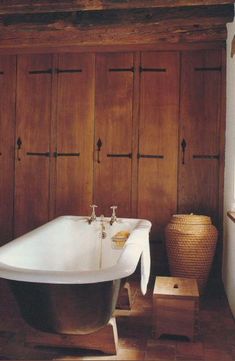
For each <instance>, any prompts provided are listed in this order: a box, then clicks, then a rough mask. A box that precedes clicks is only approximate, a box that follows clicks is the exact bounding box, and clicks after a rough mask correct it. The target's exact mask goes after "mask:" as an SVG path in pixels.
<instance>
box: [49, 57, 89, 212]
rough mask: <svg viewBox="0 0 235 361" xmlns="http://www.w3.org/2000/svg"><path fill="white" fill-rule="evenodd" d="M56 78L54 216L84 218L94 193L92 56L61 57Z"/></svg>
mask: <svg viewBox="0 0 235 361" xmlns="http://www.w3.org/2000/svg"><path fill="white" fill-rule="evenodd" d="M57 76H58V97H57V125H56V147H57V154H58V155H57V158H56V197H55V199H56V210H55V215H57V216H58V215H62V214H75V215H86V214H88V213H90V207H89V205H90V204H91V203H92V192H93V138H94V80H95V79H94V55H92V54H63V55H60V56H59V61H58V71H57Z"/></svg>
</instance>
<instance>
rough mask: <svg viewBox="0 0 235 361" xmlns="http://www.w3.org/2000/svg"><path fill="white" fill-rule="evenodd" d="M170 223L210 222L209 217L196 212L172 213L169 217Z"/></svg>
mask: <svg viewBox="0 0 235 361" xmlns="http://www.w3.org/2000/svg"><path fill="white" fill-rule="evenodd" d="M170 222H171V223H177V224H180V223H181V224H207V225H208V224H211V218H210V217H208V216H202V215H198V214H193V213H191V214H174V215H173V216H172V218H171V221H170Z"/></svg>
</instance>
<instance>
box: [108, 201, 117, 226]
mask: <svg viewBox="0 0 235 361" xmlns="http://www.w3.org/2000/svg"><path fill="white" fill-rule="evenodd" d="M110 208H111V209H112V210H113V212H112V216H111V218H110V222H109V223H110V225H111V226H112V224H114V222H117V216H116V209H117V206H112V207H110Z"/></svg>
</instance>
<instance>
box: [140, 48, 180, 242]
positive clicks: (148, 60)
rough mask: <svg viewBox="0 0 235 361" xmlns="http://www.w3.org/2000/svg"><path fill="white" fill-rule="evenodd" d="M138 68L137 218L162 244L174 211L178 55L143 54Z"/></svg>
mask: <svg viewBox="0 0 235 361" xmlns="http://www.w3.org/2000/svg"><path fill="white" fill-rule="evenodd" d="M141 67H142V71H141V85H140V124H139V173H138V217H139V218H146V219H149V220H151V221H152V222H153V227H152V232H151V235H152V239H153V240H159V239H160V240H161V239H162V238H163V230H164V227H165V226H166V224H167V223H168V221H169V219H170V217H171V214H172V213H174V212H176V209H177V157H178V154H177V148H178V115H179V54H178V53H177V52H172V53H169V52H158V53H157V52H149V53H148V52H146V53H142V56H141Z"/></svg>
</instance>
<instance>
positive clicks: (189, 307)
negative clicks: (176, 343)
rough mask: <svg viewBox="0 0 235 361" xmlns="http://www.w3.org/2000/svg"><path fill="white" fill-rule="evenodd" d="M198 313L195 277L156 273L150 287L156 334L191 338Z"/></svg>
mask: <svg viewBox="0 0 235 361" xmlns="http://www.w3.org/2000/svg"><path fill="white" fill-rule="evenodd" d="M198 313H199V291H198V286H197V281H196V280H195V279H189V278H179V277H156V279H155V285H154V290H153V324H154V331H155V336H156V337H157V338H158V337H160V336H161V335H163V334H167V335H180V336H186V337H188V338H189V339H190V340H194V337H195V334H196V326H197V322H198Z"/></svg>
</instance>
